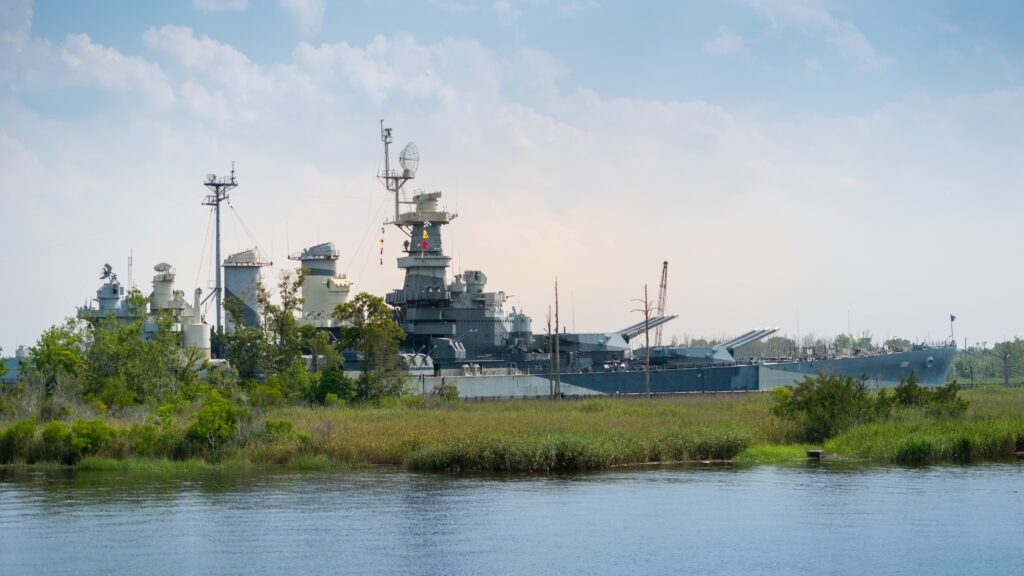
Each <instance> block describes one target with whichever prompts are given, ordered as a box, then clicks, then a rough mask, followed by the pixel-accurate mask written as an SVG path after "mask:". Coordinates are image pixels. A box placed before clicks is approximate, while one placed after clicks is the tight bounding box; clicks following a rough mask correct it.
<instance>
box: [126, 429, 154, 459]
mask: <svg viewBox="0 0 1024 576" xmlns="http://www.w3.org/2000/svg"><path fill="white" fill-rule="evenodd" d="M128 449H129V450H130V451H131V453H132V454H134V455H136V456H156V455H157V454H159V452H160V431H159V430H158V429H157V427H156V426H154V425H152V424H133V425H132V427H131V428H130V429H129V430H128Z"/></svg>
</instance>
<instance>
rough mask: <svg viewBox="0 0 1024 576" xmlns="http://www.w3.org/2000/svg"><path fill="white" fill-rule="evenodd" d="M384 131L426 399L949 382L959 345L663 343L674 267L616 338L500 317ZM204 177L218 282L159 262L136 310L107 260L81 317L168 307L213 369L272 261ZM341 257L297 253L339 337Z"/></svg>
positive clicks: (394, 296)
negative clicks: (834, 349)
mask: <svg viewBox="0 0 1024 576" xmlns="http://www.w3.org/2000/svg"><path fill="white" fill-rule="evenodd" d="M380 137H381V141H382V142H383V145H384V167H383V169H382V171H381V172H379V173H378V177H379V179H380V181H381V183H382V184H383V185H384V187H385V188H386V190H387V192H388V193H389V194H390V195H391V196H392V197H393V201H394V213H393V215H392V216H390V217H389V218H388V220H387V221H386V222H385V224H387V225H391V226H394V227H395V228H397V229H399V230H400V231H401V232H402V233H403V234H404V236H405V240H404V241H403V244H402V252H403V255H402V256H400V257H399V258H398V259H397V266H398V268H399V269H400V270H402V271H404V282H403V285H402V287H401V288H396V289H394V290H393V291H391V292H389V293H387V294H385V295H384V299H385V302H386V303H387V304H388V306H389V307H390V308H391V310H392V312H393V314H394V319H395V320H396V322H397V323H398V324H399V325H400V327H401V328H402V330H403V331H404V332H405V340H404V341H403V342H402V345H401V356H402V358H403V360H404V361H405V365H406V366H407V368H408V374H409V376H410V378H409V379H410V384H411V387H412V388H414V389H415V391H416V392H418V393H422V394H427V393H430V392H431V391H433V390H434V389H435V388H436V387H437V386H439V385H442V386H443V385H446V384H447V385H450V384H453V383H454V384H455V385H456V388H457V389H458V391H459V393H460V395H462V396H463V397H535V396H555V395H560V396H561V395H572V396H585V395H602V394H641V393H652V394H666V393H681V392H720V391H757V390H768V389H772V388H776V387H779V386H785V385H790V384H793V383H795V382H798V381H800V380H802V379H803V378H804V377H806V376H813V375H815V374H818V373H827V374H837V375H847V376H852V377H855V378H861V379H864V380H865V381H866V382H867V383H868V384H869V385H871V386H875V387H888V386H894V385H896V384H898V383H899V381H900V379H903V378H907V377H909V376H910V375H911V374H912V373H915V374H916V375H917V377H918V380H919V382H920V383H921V384H923V385H927V386H940V385H943V384H945V382H946V376H947V372H948V370H949V366H950V364H951V362H952V359H953V356H954V353H955V351H956V349H955V347H954V346H934V347H929V346H916V347H915V348H914V349H912V350H910V351H904V352H886V353H875V354H854V355H847V356H840V355H837V354H826V355H820V356H819V355H813V354H805V355H803V356H801V357H796V358H746V359H743V360H738V359H737V351H738V350H741V349H742V348H743V347H744V346H746V345H749V344H751V343H754V342H757V341H760V340H762V339H764V338H767V337H768V336H770V335H771V334H774V333H775V332H776V329H774V328H765V329H755V330H750V331H748V332H746V333H744V334H742V335H740V336H737V337H735V338H732V339H730V340H728V341H726V342H723V343H720V344H717V345H713V346H689V347H682V346H661V345H660V331H661V329H662V327H663V325H665V324H666V323H668V322H670V321H671V320H673V319H675V318H676V316H675V315H666V314H665V313H664V283H665V274H666V272H667V262H666V263H664V266H665V267H664V268H663V271H662V274H663V275H662V293H661V295H660V297H659V300H660V301H659V306H658V309H657V313H656V314H654V315H653V316H649V317H647V318H646V319H645V320H644V321H641V322H638V323H635V324H633V325H630V326H626V327H623V328H620V329H617V330H611V331H608V332H600V333H577V332H569V331H568V330H566V329H565V328H564V327H562V326H560V325H559V324H558V321H557V299H556V318H555V319H556V326H555V329H554V330H553V333H552V330H551V329H550V327H549V328H548V329H547V330H546V331H545V332H543V333H535V332H534V329H533V320H532V318H530V316H528V315H527V314H525V312H524V311H522V310H517V309H516V308H515V307H512V309H511V311H510V312H506V311H505V305H506V303H507V300H508V295H506V293H505V292H503V291H500V290H499V291H491V290H489V289H488V278H487V275H486V273H485V272H484V271H483V270H479V269H471V270H465V271H463V272H460V273H455V274H453V275H452V276H451V277H450V279H449V268H450V267H451V257H449V256H448V255H447V254H446V253H445V251H444V245H443V242H442V229H443V227H445V226H447V225H449V224H451V222H452V221H453V220H455V219H456V217H457V214H455V213H453V212H449V211H447V210H446V209H445V208H443V207H442V204H441V199H442V193H441V192H437V191H434V192H423V191H415V192H412V193H411V194H408V193H407V190H406V187H407V185H408V183H409V182H410V181H412V180H413V179H415V177H416V172H417V170H418V168H419V150H418V148H417V147H416V145H415V144H413V143H409V144H408V145H406V146H405V147H404V148H403V149H402V150H401V152H400V154H399V157H398V166H397V167H393V165H392V161H391V145H392V143H393V134H392V130H391V129H390V128H385V127H384V123H383V121H382V122H381V124H380ZM204 185H205V186H206V187H207V188H209V189H210V191H211V192H212V193H211V194H210V195H209V196H207V197H206V199H205V201H204V202H203V204H204V205H206V206H210V207H212V208H213V209H214V210H216V211H217V228H216V234H217V239H216V244H215V250H216V256H215V257H216V260H215V262H216V285H215V287H214V288H213V290H212V291H211V292H210V293H209V294H208V295H207V296H206V297H205V298H201V296H202V289H200V288H196V289H195V292H194V294H193V296H192V298H191V299H187V298H186V297H185V293H184V292H183V291H181V290H176V289H175V288H174V281H175V277H176V275H175V271H174V268H173V267H172V266H171V265H170V264H167V263H161V264H158V265H157V266H155V268H154V272H155V274H154V276H153V283H152V285H153V291H152V292H151V293H150V294H149V296H148V298H147V299H146V306H145V307H144V308H142V309H139V308H138V306H135V307H133V306H132V305H131V304H130V303H129V300H128V299H127V298H125V290H124V287H123V286H122V285H121V284H120V282H119V280H118V278H117V275H116V274H115V273H114V272H113V270H112V269H111V267H110V266H109V265H106V266H105V267H104V270H103V274H102V276H101V278H100V279H101V280H105V283H104V284H103V285H101V286H100V288H99V289H98V290H97V292H96V298H95V304H96V305H95V306H93V305H92V304H87V305H86V306H83V307H81V308H79V310H78V317H79V318H82V319H85V320H87V321H90V322H96V321H99V320H100V319H102V318H106V317H110V316H113V317H118V318H138V317H139V316H145V318H144V337H145V334H151V333H152V332H154V331H155V330H156V322H155V318H156V316H157V315H158V314H162V315H164V316H167V315H168V314H169V316H170V318H172V320H173V326H172V330H173V331H175V332H178V333H180V334H181V335H182V344H183V345H184V346H189V347H194V348H197V349H198V350H199V351H200V356H201V357H202V358H204V359H210V360H211V361H212V362H214V363H222V362H224V361H223V360H218V359H217V358H215V356H216V355H217V354H216V351H215V350H212V349H211V340H212V339H211V335H212V334H216V333H221V332H224V333H226V334H231V333H232V332H233V331H234V330H235V329H236V326H235V325H234V322H235V321H236V319H235V318H232V317H229V318H227V319H226V321H223V322H222V310H223V303H222V296H224V297H234V300H235V301H236V302H237V303H238V308H239V311H240V314H238V321H240V322H242V323H244V324H245V325H248V326H258V325H260V323H261V322H262V318H261V317H260V313H259V306H258V302H257V294H258V292H259V290H260V286H261V269H262V268H264V267H267V266H270V265H271V264H272V263H271V262H270V260H268V259H266V258H265V257H264V256H263V255H262V254H261V253H260V251H259V250H258V249H257V248H251V249H247V250H244V251H241V252H237V253H234V254H231V255H229V256H228V257H227V258H225V259H224V260H223V261H222V260H221V257H220V214H219V212H220V204H221V202H223V201H225V200H227V199H228V196H229V192H230V191H231V190H232V189H233V188H234V187H235V186H237V181H236V179H235V173H234V168H232V171H231V175H230V177H225V178H218V177H216V176H215V175H213V174H210V175H208V176H207V178H206V181H205V182H204ZM338 258H339V251H338V250H337V249H336V248H335V245H334V244H333V243H330V242H328V243H322V244H317V245H315V246H311V247H309V248H306V249H304V250H302V251H300V252H296V253H293V254H290V255H289V259H290V260H294V261H297V262H298V264H299V266H300V268H301V269H304V270H305V271H306V278H307V281H306V282H305V283H304V284H303V285H302V287H301V296H302V311H301V317H300V318H299V321H300V322H301V323H303V324H309V325H312V326H313V327H315V328H316V329H318V330H325V331H328V332H329V333H330V334H332V335H337V333H338V329H339V326H338V325H337V324H336V320H335V319H334V317H333V314H332V313H333V311H334V309H335V307H336V306H337V305H339V304H342V303H344V302H345V301H346V300H347V298H348V296H349V293H350V291H351V289H352V282H351V280H349V279H348V278H347V277H346V276H345V275H344V274H339V273H338V271H337V260H338ZM222 274H223V281H222ZM211 299H212V300H213V305H214V307H215V310H216V314H215V316H216V320H215V322H216V323H215V324H213V325H211V324H209V323H207V321H206V318H205V317H204V316H203V314H202V306H203V305H205V304H207V302H209V301H210V300H211ZM145 308H148V310H147V309H145ZM652 330H655V331H657V334H658V336H659V337H658V338H656V344H655V345H654V346H645V347H640V348H637V347H636V346H635V344H636V342H637V341H638V338H639V337H640V336H641V335H645V336H646V335H648V334H649V333H650V331H652ZM346 357H347V358H348V359H349V360H351V359H354V357H355V356H354V354H352V353H346ZM356 364H357V363H356V362H351V363H350V365H352V366H355V365H356Z"/></svg>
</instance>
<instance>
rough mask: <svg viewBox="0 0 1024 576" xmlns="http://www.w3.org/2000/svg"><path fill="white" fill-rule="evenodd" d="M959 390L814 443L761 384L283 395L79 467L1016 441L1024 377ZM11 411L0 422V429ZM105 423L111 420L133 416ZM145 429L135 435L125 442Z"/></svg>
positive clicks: (173, 468) (948, 447)
mask: <svg viewBox="0 0 1024 576" xmlns="http://www.w3.org/2000/svg"><path fill="white" fill-rule="evenodd" d="M963 396H964V397H965V398H966V399H967V400H968V401H969V402H970V408H969V410H968V412H967V414H966V415H965V416H964V417H963V418H959V419H945V420H935V419H931V418H928V417H927V416H926V415H925V414H923V413H921V412H916V411H906V412H903V413H900V414H899V415H898V417H896V418H893V419H891V420H889V421H886V422H882V423H875V424H866V425H860V426H856V427H854V428H852V429H850V430H848V431H847V432H845V433H843V434H841V435H839V436H838V437H836V438H833V439H832V440H830V441H828V442H827V443H825V445H824V446H808V445H804V444H800V443H798V436H797V431H796V430H795V429H794V427H793V426H791V425H789V424H786V423H785V422H782V421H781V420H779V419H778V418H775V417H774V416H772V414H771V406H772V399H771V398H770V397H769V396H768V395H766V394H721V395H693V396H685V397H675V398H663V399H654V400H648V399H610V398H598V399H590V400H582V401H564V402H553V401H546V400H545V401H511V402H489V403H460V404H455V405H444V406H438V407H429V408H423V407H410V406H406V405H404V404H401V403H399V404H397V405H392V406H388V407H355V408H352V407H341V408H338V407H335V408H307V407H288V408H281V409H277V410H272V411H270V412H268V413H266V414H263V415H258V416H255V417H253V418H252V419H251V420H248V421H246V422H245V423H244V424H243V426H242V428H241V430H240V432H239V435H238V438H237V439H236V441H235V442H234V443H233V444H232V445H230V446H227V447H225V448H223V449H220V450H217V451H215V452H209V451H203V450H202V449H200V448H193V449H186V447H184V445H183V444H182V442H183V435H182V434H181V432H180V431H181V429H182V427H183V426H184V418H182V420H181V421H179V423H178V428H177V429H176V430H178V432H174V431H173V430H172V431H171V432H168V433H167V434H166V435H164V432H159V434H158V435H157V436H152V437H146V436H145V435H142V434H136V435H135V436H132V435H131V434H128V433H122V434H119V435H115V437H114V440H112V441H110V442H108V443H107V444H105V445H104V446H102V447H101V448H99V449H97V451H96V452H95V453H92V454H88V455H86V456H85V457H84V458H82V460H81V461H79V462H78V467H79V469H81V470H105V471H116V472H138V473H152V474H173V473H200V472H204V471H210V470H233V469H239V470H248V469H289V470H336V469H352V468H356V467H368V466H379V465H385V466H400V467H405V468H407V469H411V470H438V471H440V470H448V471H455V470H460V471H485V472H540V473H544V472H555V471H569V470H592V469H603V468H610V467H616V466H628V465H637V464H645V463H652V462H693V461H705V460H730V461H733V462H735V463H737V464H743V465H748V464H783V463H787V462H798V461H803V460H805V459H806V453H805V452H806V450H807V449H810V448H824V449H825V450H826V451H827V452H828V453H829V454H832V455H834V456H836V457H837V458H839V459H843V460H866V461H873V462H899V463H918V462H935V461H970V460H980V459H999V458H1006V457H1010V456H1012V454H1013V453H1014V452H1015V451H1024V389H1001V388H984V389H976V390H969V391H966V392H964V393H963ZM268 420H276V421H287V422H291V423H292V426H291V427H290V428H289V429H288V430H284V429H281V428H278V430H279V431H278V432H277V433H274V434H271V433H269V432H268V430H267V426H266V424H265V423H266V421H268ZM12 424H13V423H11V422H7V423H4V424H3V425H0V431H2V430H5V429H7V428H9V427H10V426H11V425H12ZM111 424H112V425H113V426H114V428H116V429H118V430H127V429H129V428H130V427H131V425H132V423H131V422H121V421H111ZM44 429H45V426H44V425H43V424H39V425H38V426H36V427H35V436H34V440H32V439H31V438H30V439H29V440H27V441H26V442H27V443H25V444H24V447H21V448H18V449H19V450H24V454H16V455H15V458H14V459H13V461H14V462H25V461H28V462H37V463H38V464H37V465H52V464H45V463H46V462H49V461H50V460H49V459H48V457H47V455H48V454H53V453H56V451H55V450H53V449H52V446H50V445H47V444H45V443H44V440H43V431H44ZM153 433H154V434H156V432H153ZM147 438H148V439H147ZM137 439H141V440H137ZM143 440H145V441H146V443H145V444H142V443H139V444H136V443H135V442H142V441H143ZM12 446H13V444H12ZM18 446H21V444H19V445H18ZM47 446H50V448H51V449H50V451H47ZM12 449H13V448H12ZM140 450H145V452H143V453H140ZM142 456H146V457H142Z"/></svg>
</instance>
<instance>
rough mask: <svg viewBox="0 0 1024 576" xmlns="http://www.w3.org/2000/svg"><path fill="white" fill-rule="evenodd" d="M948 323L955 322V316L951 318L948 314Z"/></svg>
mask: <svg viewBox="0 0 1024 576" xmlns="http://www.w3.org/2000/svg"><path fill="white" fill-rule="evenodd" d="M949 321H950V322H955V321H956V316H953V315H952V314H950V315H949Z"/></svg>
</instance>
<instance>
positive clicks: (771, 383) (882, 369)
mask: <svg viewBox="0 0 1024 576" xmlns="http://www.w3.org/2000/svg"><path fill="white" fill-rule="evenodd" d="M955 354H956V348H954V347H952V346H946V347H941V348H925V349H923V350H912V351H910V352H898V353H894V354H876V355H868V356H851V357H848V358H824V359H814V360H798V361H792V362H772V363H764V364H762V365H761V375H760V388H761V389H762V390H770V389H772V388H777V387H779V386H786V385H789V384H792V383H793V382H794V381H800V380H802V379H803V377H804V376H813V375H815V374H818V373H819V372H820V373H823V374H836V375H840V376H852V377H854V378H864V379H865V380H866V381H867V383H868V385H870V386H872V387H875V388H889V387H892V386H895V385H897V384H899V383H900V379H901V378H909V377H910V374H911V373H912V372H913V373H915V374H917V381H918V384H920V385H922V386H942V385H944V384H945V383H946V376H947V374H948V373H949V366H950V364H951V363H952V362H953V356H954V355H955Z"/></svg>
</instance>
